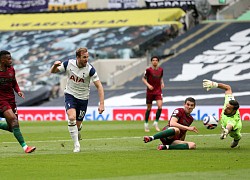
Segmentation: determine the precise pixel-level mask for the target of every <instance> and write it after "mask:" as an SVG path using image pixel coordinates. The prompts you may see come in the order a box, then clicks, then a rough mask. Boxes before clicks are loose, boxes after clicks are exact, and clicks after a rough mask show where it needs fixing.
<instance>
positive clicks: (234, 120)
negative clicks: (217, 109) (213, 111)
mask: <svg viewBox="0 0 250 180" xmlns="http://www.w3.org/2000/svg"><path fill="white" fill-rule="evenodd" d="M230 100H235V99H234V96H233V95H232V94H226V95H225V102H224V107H223V110H222V112H221V117H220V120H221V125H222V126H223V127H226V125H227V124H228V123H229V124H231V125H232V126H233V130H236V129H237V128H241V126H242V124H241V119H240V112H239V109H238V110H237V111H236V113H235V114H234V115H233V116H227V115H225V114H224V110H225V108H226V105H227V104H228V103H229V101H230Z"/></svg>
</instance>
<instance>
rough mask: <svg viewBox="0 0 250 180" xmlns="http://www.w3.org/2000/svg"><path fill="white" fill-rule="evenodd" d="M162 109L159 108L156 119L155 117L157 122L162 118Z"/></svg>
mask: <svg viewBox="0 0 250 180" xmlns="http://www.w3.org/2000/svg"><path fill="white" fill-rule="evenodd" d="M161 110H162V109H157V112H156V119H155V121H156V122H158V121H159V119H160V116H161Z"/></svg>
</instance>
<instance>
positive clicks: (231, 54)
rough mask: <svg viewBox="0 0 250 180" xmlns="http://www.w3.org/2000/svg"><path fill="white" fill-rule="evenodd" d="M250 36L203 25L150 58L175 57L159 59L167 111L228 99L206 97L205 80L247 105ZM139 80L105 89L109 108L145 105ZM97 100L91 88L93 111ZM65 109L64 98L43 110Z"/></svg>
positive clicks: (245, 27) (249, 27)
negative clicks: (225, 86)
mask: <svg viewBox="0 0 250 180" xmlns="http://www.w3.org/2000/svg"><path fill="white" fill-rule="evenodd" d="M249 34H250V24H249V23H248V22H245V23H244V22H242V23H240V22H237V23H209V24H200V25H198V26H196V27H195V28H193V29H192V30H190V31H188V32H187V33H185V34H183V35H181V36H179V37H177V38H175V39H174V40H172V41H169V42H167V43H165V44H163V45H162V46H161V47H159V48H157V50H155V51H152V54H157V55H159V56H161V55H162V56H163V57H164V53H165V52H169V51H172V52H173V53H174V54H173V55H172V56H170V57H167V58H163V59H161V63H162V64H161V66H162V67H163V68H164V77H163V78H164V82H165V86H166V87H165V88H164V90H163V97H164V99H163V101H164V103H165V105H182V104H183V99H184V98H185V97H187V96H193V97H195V98H196V99H197V104H199V105H221V103H222V102H223V99H224V93H223V92H222V91H220V90H219V89H214V90H211V91H210V92H209V93H208V92H207V91H205V90H204V89H203V88H202V80H203V79H213V80H215V81H224V82H227V83H229V84H230V85H231V86H232V88H233V91H234V95H235V96H236V97H237V100H238V101H239V102H240V104H241V105H242V106H243V105H249V102H250V98H249V97H250V96H249V95H250V91H249V84H250V75H249V74H250V63H249V58H250V54H249V43H250V39H249ZM142 74H143V72H141V75H142ZM141 77H142V76H139V77H137V78H135V79H133V80H131V81H129V82H127V83H125V84H124V85H123V86H121V87H119V88H117V89H109V88H107V87H106V88H105V104H106V106H134V105H145V87H144V85H143V83H142V81H141ZM96 94H97V92H96V90H95V88H93V89H92V91H91V94H90V100H89V104H90V105H93V106H96V105H97V102H98V97H97V96H96ZM62 104H63V98H58V99H56V100H54V101H51V102H46V103H44V104H43V105H42V106H60V105H62Z"/></svg>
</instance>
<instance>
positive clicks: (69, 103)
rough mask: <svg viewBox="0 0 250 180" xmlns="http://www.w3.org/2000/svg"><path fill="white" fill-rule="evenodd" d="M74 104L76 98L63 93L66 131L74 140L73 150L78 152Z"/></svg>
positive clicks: (75, 104) (75, 103) (78, 144)
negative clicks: (66, 121)
mask: <svg viewBox="0 0 250 180" xmlns="http://www.w3.org/2000/svg"><path fill="white" fill-rule="evenodd" d="M76 106H77V99H76V98H75V97H74V96H72V95H70V94H65V109H66V112H67V116H68V131H69V134H70V136H71V138H72V140H73V142H74V150H73V152H80V143H79V140H78V129H77V125H76Z"/></svg>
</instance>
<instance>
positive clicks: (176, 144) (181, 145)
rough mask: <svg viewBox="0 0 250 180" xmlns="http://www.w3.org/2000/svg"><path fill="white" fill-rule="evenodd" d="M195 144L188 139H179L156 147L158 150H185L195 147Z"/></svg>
mask: <svg viewBox="0 0 250 180" xmlns="http://www.w3.org/2000/svg"><path fill="white" fill-rule="evenodd" d="M195 148H196V144H195V143H194V142H189V141H181V140H175V141H173V142H172V143H171V144H170V145H163V144H161V145H159V146H158V147H157V149H158V150H171V149H179V150H185V149H195Z"/></svg>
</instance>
